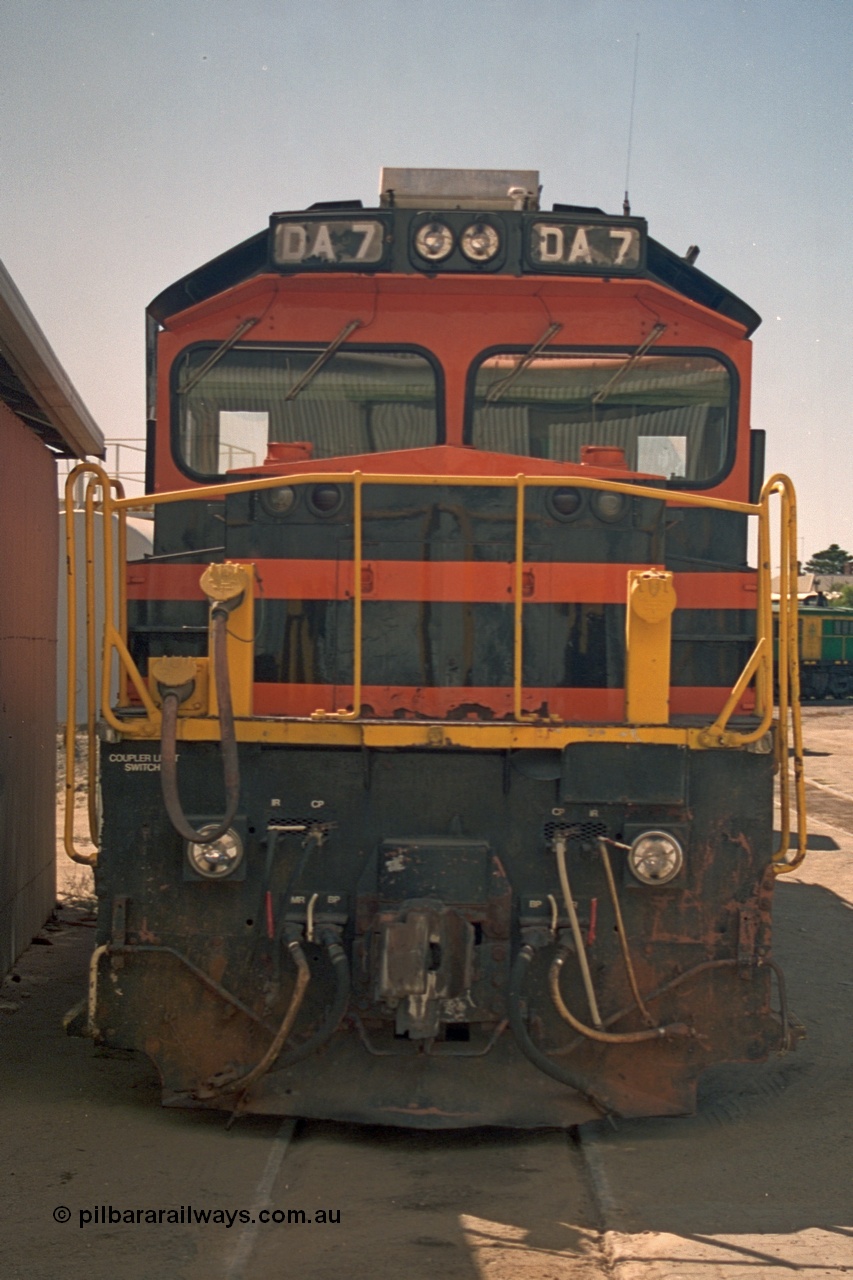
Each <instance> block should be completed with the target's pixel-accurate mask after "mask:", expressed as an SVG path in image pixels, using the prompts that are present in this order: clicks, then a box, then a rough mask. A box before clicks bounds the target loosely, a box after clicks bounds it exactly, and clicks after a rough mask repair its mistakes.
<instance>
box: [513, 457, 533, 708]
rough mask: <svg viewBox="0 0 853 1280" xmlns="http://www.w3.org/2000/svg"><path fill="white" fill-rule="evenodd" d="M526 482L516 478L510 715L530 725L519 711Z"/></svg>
mask: <svg viewBox="0 0 853 1280" xmlns="http://www.w3.org/2000/svg"><path fill="white" fill-rule="evenodd" d="M526 479H527V477H526V476H525V475H524V474H523V472H519V474H518V475H517V476H516V477H515V493H516V500H515V565H514V572H513V587H512V591H513V610H514V615H513V637H512V711H513V716H514V718H515V719H516V720H520V721H527V722H529V721H531V720H535V718H536V717H535V716H533V715H529V714H528V713H527V712H525V711H524V710H523V709H522V701H523V697H522V688H523V685H522V677H523V669H524V512H525V506H526V503H525V497H526Z"/></svg>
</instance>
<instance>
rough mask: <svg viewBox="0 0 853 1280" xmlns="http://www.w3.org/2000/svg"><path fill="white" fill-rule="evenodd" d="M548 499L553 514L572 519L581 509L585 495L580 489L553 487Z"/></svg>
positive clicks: (563, 518)
mask: <svg viewBox="0 0 853 1280" xmlns="http://www.w3.org/2000/svg"><path fill="white" fill-rule="evenodd" d="M547 501H548V506H549V507H550V508H551V512H552V514H553V515H555V516H557V518H558V519H560V520H570V519H571V518H572V516H576V515H577V514H578V512H579V511H580V509H581V506H582V505H583V495H582V494H581V491H580V489H551V490H550V492H549V494H548V499H547Z"/></svg>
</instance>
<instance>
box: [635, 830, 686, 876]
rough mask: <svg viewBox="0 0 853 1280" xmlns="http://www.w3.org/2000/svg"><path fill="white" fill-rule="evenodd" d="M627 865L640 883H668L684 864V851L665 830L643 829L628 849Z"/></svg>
mask: <svg viewBox="0 0 853 1280" xmlns="http://www.w3.org/2000/svg"><path fill="white" fill-rule="evenodd" d="M628 866H629V867H630V868H631V872H632V874H633V875H634V876H636V878H637V879H638V880H639V881H640V883H641V884H651V885H656V884H669V882H670V880H674V879H675V877H676V876H677V875H678V873H679V871H680V870H681V868H682V867H683V866H684V851H683V850H682V848H681V845H680V844H679V843H678V841H677V840H676V838H675V836H672V835H670V834H669V832H667V831H644V832H643V834H642V835H640V836H637V838H636V840H635V841H634V843H633V844H632V845H631V848H630V849H629V850H628Z"/></svg>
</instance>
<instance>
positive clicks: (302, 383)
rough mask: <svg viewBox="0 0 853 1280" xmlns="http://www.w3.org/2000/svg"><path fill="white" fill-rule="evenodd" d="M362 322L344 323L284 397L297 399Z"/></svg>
mask: <svg viewBox="0 0 853 1280" xmlns="http://www.w3.org/2000/svg"><path fill="white" fill-rule="evenodd" d="M361 323H362V321H361V320H350V322H349V324H345V325H344V327H343V329H341V331H340V333H339V334H338V336H337V337H336V338H333V339H332V341H331V342H330V343H329V345H328V346H327V347H324V348H323V350H322V351H321V352H320V354H319V355H318V357H317V359H316V360H315V361H314V363H313V364H311V365H309V366H308V368H307V369H306V370H305V372H304V373H303V375H302V377H301V378H299V379H298V380H297V381H296V382H294V384H293V386H292V387H291V388H290V390H289V391H288V393H287V395H286V396H285V397H284V398H285V400H295V399H296V397H297V396H298V395H299V393H300V391H304V390H305V388H306V387H307V386H308V383H309V382H311V381H312V380H313V379H314V378H315V377H316V376H317V374H318V373H319V372H320V370H321V369H322V367H323V365H324V364H325V363H326V361H327V360H331V358H332V356H333V355H334V354H335V352H336V351H337V349H338V347H339V346H341V344H342V343H344V342H346V340H347V338H348V337H349V336H350V334H351V333H353V332H354V330H356V329H358V328H359V326H360V325H361Z"/></svg>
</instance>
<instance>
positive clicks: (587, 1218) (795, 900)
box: [0, 706, 853, 1280]
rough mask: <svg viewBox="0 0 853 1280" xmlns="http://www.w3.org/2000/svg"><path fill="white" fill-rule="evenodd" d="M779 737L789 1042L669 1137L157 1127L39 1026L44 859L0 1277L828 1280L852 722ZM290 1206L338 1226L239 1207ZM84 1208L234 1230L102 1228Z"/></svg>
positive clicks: (20, 970) (72, 923) (76, 987)
mask: <svg viewBox="0 0 853 1280" xmlns="http://www.w3.org/2000/svg"><path fill="white" fill-rule="evenodd" d="M805 719H806V745H807V751H808V754H807V757H806V769H807V775H808V777H809V780H810V783H809V801H810V805H811V811H812V812H811V818H810V823H809V827H810V832H811V833H812V843H813V844H814V845H818V846H822V847H820V848H815V849H814V850H813V851H812V852H811V853H810V854H809V856H808V858H807V860H806V862H805V863H804V864H803V866H802V867H801V868H799V869H798V870H797V871H796V872H795V873H793V874H791V875H789V876H785V877H782V878H781V879H780V880H779V882H778V885H777V892H776V899H777V900H776V914H775V920H776V926H775V957H776V959H777V960H778V961H779V962H780V963H781V965H782V967H783V969H784V971H785V974H786V976H787V980H788V988H789V1000H790V1004H791V1008H792V1009H793V1011H794V1012H795V1013H796V1014H797V1015H798V1017H799V1018H800V1019H801V1021H802V1022H803V1023H804V1024H805V1027H806V1031H807V1038H806V1039H805V1040H804V1041H803V1042H802V1043H801V1044H800V1046H799V1047H798V1049H797V1050H796V1052H794V1053H790V1054H787V1055H785V1056H784V1057H780V1058H775V1059H773V1060H771V1061H770V1062H768V1063H766V1064H764V1065H760V1066H748V1067H746V1066H744V1067H727V1068H721V1069H717V1070H715V1071H713V1072H710V1073H708V1075H707V1076H706V1077H705V1079H704V1081H703V1084H702V1089H701V1100H700V1107H699V1112H698V1114H697V1115H696V1116H695V1117H693V1118H690V1119H677V1120H644V1121H630V1122H621V1123H620V1124H619V1126H618V1128H617V1129H615V1130H614V1129H612V1128H610V1127H609V1126H606V1125H604V1124H600V1125H599V1124H596V1125H589V1126H585V1127H584V1128H583V1129H582V1130H581V1141H580V1145H579V1146H578V1145H577V1144H575V1143H572V1142H570V1141H569V1140H568V1139H567V1138H566V1137H565V1135H561V1134H554V1133H548V1134H533V1135H531V1134H514V1133H507V1132H500V1131H477V1132H476V1133H474V1134H464V1135H422V1134H416V1135H412V1134H404V1135H401V1134H398V1133H395V1132H394V1131H391V1132H389V1131H387V1130H375V1129H374V1130H370V1129H364V1130H361V1129H357V1128H355V1127H349V1126H333V1125H325V1126H306V1127H305V1128H304V1130H297V1131H296V1132H295V1133H294V1132H293V1130H292V1126H290V1127H289V1125H288V1122H284V1123H282V1121H281V1120H280V1119H272V1118H271V1119H269V1120H267V1119H263V1118H260V1119H259V1118H254V1119H253V1118H248V1119H242V1120H240V1122H239V1123H238V1124H237V1125H235V1126H234V1128H233V1129H231V1130H228V1131H226V1129H225V1127H224V1122H223V1119H222V1117H221V1116H219V1115H215V1114H210V1113H203V1112H198V1113H187V1112H179V1111H167V1110H164V1109H163V1108H161V1107H160V1106H159V1090H158V1084H157V1080H156V1077H155V1074H154V1072H153V1070H152V1069H151V1067H150V1065H149V1064H148V1062H147V1061H146V1060H145V1059H144V1058H142V1057H141V1056H138V1055H134V1054H129V1053H123V1052H119V1051H115V1050H106V1049H103V1048H96V1047H94V1046H93V1045H92V1044H91V1043H90V1042H88V1041H86V1040H80V1039H74V1038H70V1037H67V1036H65V1035H64V1034H63V1033H62V1029H61V1016H62V1014H63V1013H64V1012H65V1011H66V1010H67V1009H68V1008H69V1007H70V1006H71V1005H72V1004H73V1003H74V1002H75V1001H77V1000H78V999H79V998H80V996H81V995H82V994H83V991H84V987H85V976H86V962H87V956H88V954H89V953H90V951H91V945H92V932H93V931H92V917H91V912H90V907H89V902H88V895H89V893H90V892H91V889H90V883H89V880H88V875H89V873H88V872H86V871H85V870H83V869H80V868H78V867H76V866H75V865H74V864H72V863H69V862H67V860H66V862H64V863H61V864H60V865H61V897H62V900H63V906H62V909H61V910H60V912H59V913H58V918H57V920H56V922H53V923H51V924H50V925H49V926H48V927H47V928H46V929H45V931H44V932H43V934H42V935H41V938H40V940H38V941H37V942H36V944H35V945H33V946H32V947H31V948H30V950H29V952H28V953H27V954H26V956H25V957H23V958H22V961H21V963H20V964H19V965H18V966H17V968H16V970H15V972H14V974H13V975H12V976H11V978H10V979H7V981H6V982H5V983H4V984H3V989H2V992H1V993H0V1006H2V1011H0V1091H2V1096H3V1098H4V1101H5V1104H6V1105H5V1107H4V1108H3V1111H2V1113H0V1141H2V1144H3V1151H4V1156H5V1159H4V1170H3V1173H2V1174H0V1258H2V1261H0V1276H2V1277H3V1280H6V1277H8V1278H9V1280H48V1278H50V1280H55V1277H56V1276H57V1275H59V1274H61V1275H62V1276H63V1277H64V1280H83V1277H85V1278H86V1280H113V1278H114V1277H116V1276H121V1277H122V1280H155V1278H156V1280H160V1278H161V1277H162V1278H164V1280H202V1278H204V1280H220V1278H221V1280H271V1278H272V1277H279V1276H282V1277H291V1276H293V1277H296V1276H300V1277H304V1278H305V1280H325V1277H327V1276H328V1277H332V1276H336V1277H337V1276H346V1277H347V1280H362V1278H364V1280H368V1277H370V1280H374V1278H375V1277H380V1278H381V1277H385V1276H394V1277H396V1276H398V1275H402V1274H406V1275H410V1276H412V1277H415V1278H417V1280H419V1278H420V1277H424V1280H426V1277H433V1276H435V1275H441V1276H442V1280H454V1278H455V1277H460V1278H462V1277H464V1278H465V1280H476V1278H477V1277H480V1280H516V1278H517V1277H522V1280H564V1278H565V1280H598V1278H599V1277H600V1278H602V1280H603V1278H604V1277H607V1278H608V1280H763V1278H764V1277H769V1278H772V1280H776V1277H782V1276H786V1275H802V1276H803V1277H808V1280H829V1278H830V1277H832V1278H833V1280H834V1278H835V1277H839V1276H843V1275H844V1274H846V1273H850V1274H853V1177H851V1175H853V1065H851V1033H850V1028H851V1026H853V945H851V942H853V930H851V926H853V915H851V909H853V780H851V779H853V770H851V762H853V707H849V706H826V707H810V708H807V710H806V716H805ZM79 794H80V796H81V797H82V793H79ZM63 856H64V855H63ZM300 1205H302V1206H305V1205H307V1206H308V1207H309V1208H310V1207H311V1206H313V1207H314V1208H316V1207H317V1206H320V1205H322V1206H326V1207H327V1208H328V1210H330V1211H334V1210H340V1211H341V1215H342V1217H341V1222H340V1223H339V1224H337V1225H335V1226H332V1225H328V1226H326V1225H318V1226H310V1227H309V1226H298V1225H292V1226H291V1225H287V1224H284V1225H283V1226H280V1227H275V1226H273V1225H270V1224H264V1225H262V1224H261V1223H260V1221H259V1215H260V1212H261V1210H262V1209H263V1208H264V1207H268V1208H271V1209H273V1210H275V1209H278V1210H281V1209H286V1208H288V1207H294V1206H300ZM110 1206H112V1208H113V1212H115V1210H116V1207H120V1208H121V1209H123V1210H125V1211H126V1210H127V1209H129V1208H131V1209H142V1210H147V1211H149V1212H150V1211H151V1210H152V1208H155V1209H158V1210H159V1209H162V1210H164V1213H165V1214H168V1212H172V1213H177V1212H179V1211H180V1212H184V1211H185V1210H187V1209H192V1210H193V1211H197V1210H199V1209H202V1210H204V1209H211V1210H216V1209H217V1208H218V1209H219V1212H220V1213H221V1214H227V1213H234V1212H235V1211H238V1212H239V1211H241V1210H242V1211H243V1212H244V1213H245V1215H246V1220H245V1221H240V1220H239V1218H235V1219H234V1220H233V1222H232V1224H231V1226H229V1225H227V1217H226V1218H225V1219H223V1220H222V1221H220V1222H216V1221H215V1220H214V1221H212V1222H210V1223H208V1224H205V1223H199V1222H198V1221H197V1220H196V1219H193V1221H192V1222H186V1221H185V1222H180V1221H178V1220H177V1219H176V1220H174V1221H169V1220H168V1219H165V1218H164V1220H161V1221H159V1222H157V1223H151V1222H149V1223H145V1222H144V1221H143V1222H134V1223H133V1224H130V1223H127V1222H125V1221H122V1222H120V1223H116V1222H110V1221H109V1207H110ZM104 1209H107V1217H108V1221H107V1222H106V1223H104V1222H102V1221H100V1217H101V1215H102V1213H103V1210H104ZM66 1211H67V1214H68V1216H69V1220H68V1221H63V1220H62V1219H63V1217H64V1214H65V1212H66ZM96 1212H97V1215H98V1219H99V1220H98V1221H95V1214H96ZM54 1215H57V1216H56V1217H55V1216H54ZM86 1215H89V1217H88V1218H86Z"/></svg>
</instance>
